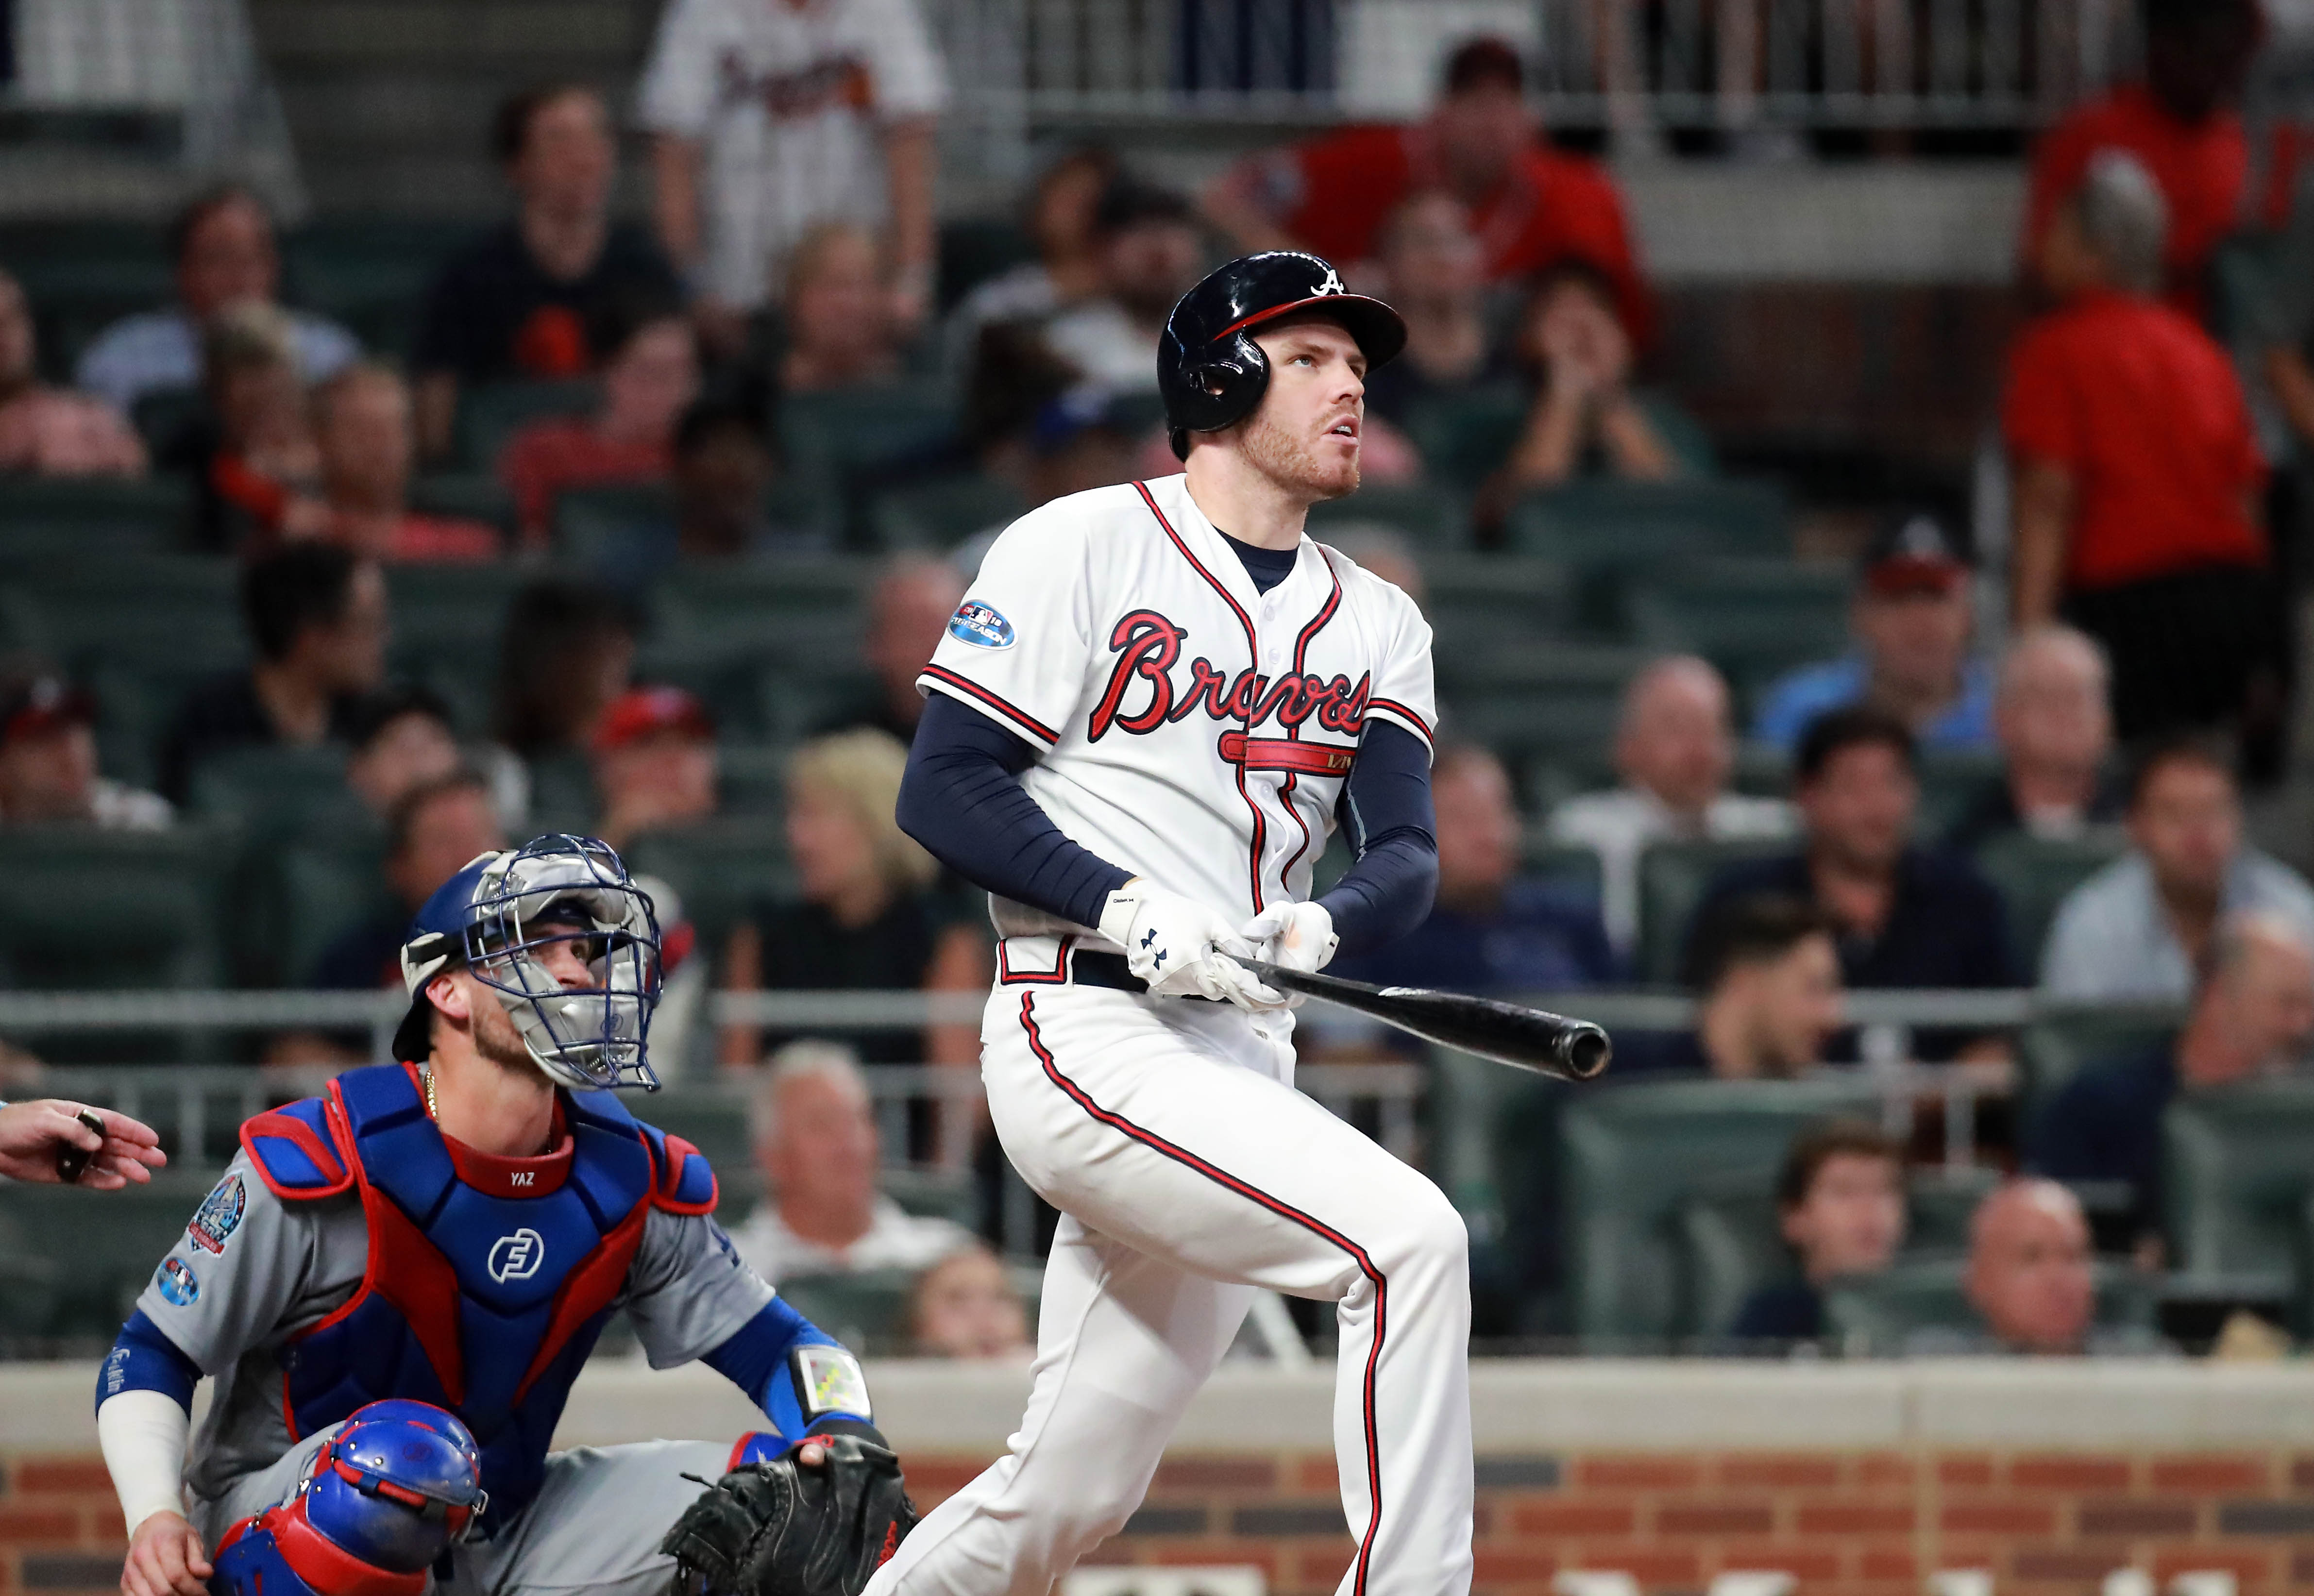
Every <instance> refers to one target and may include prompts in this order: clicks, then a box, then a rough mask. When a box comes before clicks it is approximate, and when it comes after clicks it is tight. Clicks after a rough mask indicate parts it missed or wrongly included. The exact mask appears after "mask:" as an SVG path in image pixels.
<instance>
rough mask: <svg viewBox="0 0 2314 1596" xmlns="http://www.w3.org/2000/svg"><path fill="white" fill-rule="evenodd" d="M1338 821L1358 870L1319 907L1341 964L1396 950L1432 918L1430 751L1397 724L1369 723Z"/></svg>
mask: <svg viewBox="0 0 2314 1596" xmlns="http://www.w3.org/2000/svg"><path fill="white" fill-rule="evenodd" d="M1340 814H1341V819H1342V822H1343V824H1345V825H1346V826H1347V828H1348V831H1349V842H1350V848H1351V851H1353V852H1355V853H1356V855H1357V862H1356V864H1354V865H1352V866H1351V867H1350V868H1349V869H1347V870H1346V871H1345V872H1343V875H1342V878H1341V879H1340V880H1339V881H1337V882H1336V883H1335V884H1334V886H1333V888H1332V890H1330V891H1329V892H1328V893H1327V894H1326V895H1324V896H1323V897H1321V898H1320V899H1319V900H1318V902H1319V904H1320V906H1321V907H1322V908H1324V910H1325V911H1326V913H1328V914H1329V916H1331V917H1332V919H1333V922H1334V934H1335V935H1336V936H1338V937H1339V938H1341V939H1342V940H1341V945H1340V947H1339V948H1337V949H1336V957H1340V956H1341V955H1343V954H1359V953H1365V952H1369V951H1371V950H1372V949H1373V948H1380V947H1382V946H1383V945H1384V944H1385V943H1389V942H1394V941H1396V940H1397V939H1399V938H1400V937H1402V936H1404V935H1406V933H1407V932H1409V931H1410V930H1413V929H1414V928H1415V927H1416V926H1418V925H1420V924H1421V923H1422V922H1423V921H1424V920H1426V919H1427V918H1428V917H1429V914H1430V905H1431V903H1432V900H1434V899H1435V897H1436V896H1437V895H1438V833H1437V826H1438V822H1437V816H1436V814H1435V810H1434V808H1433V807H1432V804H1431V798H1430V747H1429V745H1427V744H1426V743H1425V742H1423V741H1422V739H1421V738H1419V737H1418V736H1415V735H1414V734H1413V733H1412V732H1410V731H1408V730H1407V729H1406V728H1405V727H1401V726H1399V725H1397V724H1396V723H1394V722H1391V721H1388V720H1382V719H1375V720H1371V721H1369V722H1367V724H1366V728H1365V736H1363V737H1362V738H1360V740H1359V744H1358V757H1357V763H1356V764H1355V765H1353V766H1352V767H1351V769H1350V779H1349V780H1348V781H1347V783H1345V784H1344V788H1343V792H1342V804H1341V810H1340Z"/></svg>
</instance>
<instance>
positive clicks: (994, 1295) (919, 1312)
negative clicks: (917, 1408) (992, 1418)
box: [908, 1242, 1037, 1362]
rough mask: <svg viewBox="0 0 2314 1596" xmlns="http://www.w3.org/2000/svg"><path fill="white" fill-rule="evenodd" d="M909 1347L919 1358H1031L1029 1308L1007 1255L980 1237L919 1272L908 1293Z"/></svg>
mask: <svg viewBox="0 0 2314 1596" xmlns="http://www.w3.org/2000/svg"><path fill="white" fill-rule="evenodd" d="M908 1350H909V1351H910V1352H911V1353H912V1354H914V1356H916V1357H919V1358H961V1359H969V1360H976V1361H987V1360H997V1361H1016V1362H1027V1361H1028V1360H1029V1358H1030V1357H1032V1356H1034V1355H1035V1354H1036V1350H1037V1349H1036V1348H1035V1347H1034V1346H1033V1345H1030V1343H1029V1313H1028V1310H1027V1309H1025V1308H1023V1307H1022V1306H1021V1304H1020V1292H1017V1291H1015V1290H1014V1289H1013V1287H1012V1280H1011V1276H1010V1275H1008V1274H1005V1272H1004V1263H1003V1260H1002V1259H1001V1258H999V1257H997V1256H996V1255H995V1254H994V1253H993V1252H991V1251H989V1250H988V1248H986V1247H985V1246H983V1245H981V1244H980V1243H978V1242H975V1243H973V1244H972V1245H971V1246H969V1247H962V1248H958V1249H957V1250H956V1251H954V1252H952V1253H950V1254H949V1255H948V1257H944V1258H942V1259H941V1261H940V1262H939V1263H937V1264H934V1265H932V1267H931V1268H929V1269H927V1270H925V1271H924V1272H923V1274H920V1275H918V1276H916V1289H915V1290H914V1291H913V1292H910V1293H909V1294H908Z"/></svg>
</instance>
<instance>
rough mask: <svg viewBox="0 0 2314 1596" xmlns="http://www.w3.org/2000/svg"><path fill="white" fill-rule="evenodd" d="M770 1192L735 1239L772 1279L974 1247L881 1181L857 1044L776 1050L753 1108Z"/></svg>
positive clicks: (957, 1228) (902, 1263) (894, 1265)
mask: <svg viewBox="0 0 2314 1596" xmlns="http://www.w3.org/2000/svg"><path fill="white" fill-rule="evenodd" d="M748 1121H749V1124H748V1129H749V1133H750V1134H751V1135H752V1137H753V1138H754V1142H755V1166H756V1168H759V1169H761V1170H762V1171H763V1173H764V1184H765V1185H766V1186H767V1187H768V1188H769V1193H770V1195H767V1196H766V1197H765V1198H764V1200H763V1201H762V1202H761V1203H758V1204H755V1212H752V1213H750V1214H748V1216H747V1220H746V1223H745V1224H742V1225H739V1226H737V1227H736V1228H735V1229H734V1230H732V1232H731V1240H732V1242H733V1244H734V1245H735V1246H737V1248H738V1249H739V1257H741V1258H742V1259H744V1260H746V1264H747V1265H748V1267H750V1268H752V1269H753V1270H755V1273H756V1274H760V1275H762V1276H763V1277H764V1280H765V1281H767V1282H769V1283H771V1284H773V1285H777V1284H779V1283H781V1282H782V1281H783V1280H786V1279H789V1278H790V1277H792V1276H795V1275H799V1274H851V1273H856V1272H860V1271H865V1270H870V1269H922V1268H925V1267H927V1266H929V1265H933V1264H936V1263H938V1262H939V1261H940V1260H941V1259H942V1258H944V1257H947V1256H948V1255H949V1254H950V1253H953V1252H958V1251H961V1250H963V1249H964V1248H970V1247H976V1246H977V1245H978V1243H977V1242H976V1240H975V1239H973V1235H972V1232H971V1231H969V1230H966V1229H965V1228H964V1227H963V1226H961V1225H959V1224H957V1223H955V1222H954V1221H949V1220H944V1219H923V1218H918V1217H916V1216H915V1215H914V1214H911V1213H909V1212H907V1211H906V1210H905V1209H903V1208H902V1207H901V1206H900V1205H899V1204H897V1203H895V1202H894V1201H893V1200H892V1199H891V1198H889V1197H888V1196H885V1195H883V1194H882V1193H880V1192H879V1191H878V1190H877V1188H876V1172H877V1168H878V1166H879V1153H878V1147H877V1136H876V1115H875V1111H874V1107H873V1105H872V1104H871V1103H870V1101H869V1098H868V1084H867V1082H866V1081H865V1080H863V1079H861V1073H860V1065H859V1063H858V1061H857V1060H856V1059H855V1058H854V1057H853V1056H852V1050H851V1049H850V1048H848V1047H845V1046H843V1045H842V1044H840V1043H835V1042H813V1041H803V1042H791V1043H790V1044H788V1045H787V1046H785V1047H783V1048H782V1049H781V1050H780V1051H779V1052H778V1053H777V1054H774V1055H773V1058H772V1060H771V1061H770V1065H769V1067H768V1068H767V1069H765V1070H764V1072H763V1078H762V1080H761V1081H760V1082H759V1083H758V1084H757V1086H756V1087H755V1099H754V1103H753V1105H752V1108H751V1111H750V1113H749V1115H748Z"/></svg>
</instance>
